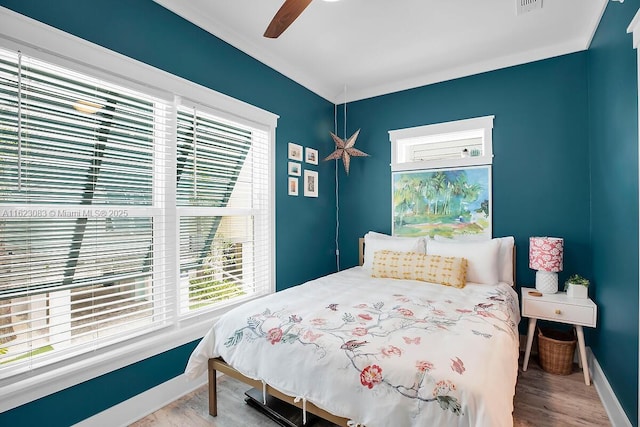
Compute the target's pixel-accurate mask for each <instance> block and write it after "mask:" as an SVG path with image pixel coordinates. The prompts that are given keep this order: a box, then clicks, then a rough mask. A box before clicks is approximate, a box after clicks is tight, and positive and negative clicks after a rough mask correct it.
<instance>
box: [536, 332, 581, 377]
mask: <svg viewBox="0 0 640 427" xmlns="http://www.w3.org/2000/svg"><path fill="white" fill-rule="evenodd" d="M576 341H577V340H576V334H575V331H574V329H573V328H572V329H571V330H570V331H566V332H563V331H557V330H553V329H538V355H539V357H540V365H541V366H542V369H544V370H545V371H547V372H549V373H551V374H557V375H569V374H571V372H572V371H573V354H574V353H575V351H576Z"/></svg>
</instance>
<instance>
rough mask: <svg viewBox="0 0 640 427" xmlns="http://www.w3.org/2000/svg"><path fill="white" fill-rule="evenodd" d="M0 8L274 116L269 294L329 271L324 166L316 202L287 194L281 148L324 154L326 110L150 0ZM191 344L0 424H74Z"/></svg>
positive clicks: (2, 1) (179, 361)
mask: <svg viewBox="0 0 640 427" xmlns="http://www.w3.org/2000/svg"><path fill="white" fill-rule="evenodd" d="M0 6H4V7H7V8H9V9H12V10H14V11H16V12H18V13H21V14H23V15H26V16H29V17H31V18H33V19H36V20H38V21H41V22H44V23H46V24H48V25H51V26H53V27H56V28H59V29H61V30H63V31H65V32H68V33H71V34H74V35H76V36H78V37H81V38H83V39H86V40H89V41H91V42H93V43H96V44H98V45H101V46H104V47H106V48H109V49H111V50H114V51H116V52H119V53H121V54H124V55H126V56H129V57H131V58H134V59H137V60H139V61H142V62H145V63H147V64H150V65H153V66H154V67H157V68H160V69H162V70H165V71H168V72H170V73H172V74H175V75H178V76H180V77H183V78H185V79H188V80H191V81H194V82H196V83H198V84H201V85H203V86H207V87H209V88H211V89H214V90H216V91H218V92H222V93H224V94H226V95H229V96H232V97H234V98H237V99H240V100H242V101H244V102H247V103H250V104H253V105H255V106H257V107H260V108H263V109H265V110H268V111H271V112H273V113H275V114H277V115H279V116H280V119H279V120H278V128H277V129H276V166H275V167H276V177H275V178H276V254H277V257H276V281H277V288H278V290H281V289H284V288H288V287H290V286H293V285H296V284H299V283H302V282H304V281H306V280H309V279H312V278H316V277H319V276H322V275H325V274H327V273H330V272H333V271H335V268H336V267H335V255H334V253H335V243H334V241H335V214H334V213H333V212H334V206H335V193H334V189H333V188H334V165H333V163H332V162H327V163H324V162H321V163H320V164H319V165H318V166H313V167H311V168H312V169H314V170H318V171H319V179H320V181H319V186H318V188H319V196H320V197H318V198H317V199H316V198H308V197H303V196H302V195H300V196H298V197H291V196H288V195H287V143H288V142H296V143H298V144H301V145H304V146H309V147H314V148H316V149H318V150H319V152H320V155H321V156H322V155H327V154H328V153H329V152H331V151H332V148H333V142H332V141H331V138H330V136H329V131H331V130H333V127H334V123H333V117H334V112H333V104H332V103H330V102H328V101H326V100H325V99H323V98H321V97H319V96H317V95H315V94H314V93H313V92H311V91H309V90H308V89H305V88H303V87H302V86H300V85H298V84H297V83H295V82H293V81H292V80H290V79H288V78H286V77H284V76H282V75H281V74H279V73H277V72H276V71H274V70H273V69H271V68H269V67H267V66H265V65H264V64H261V63H260V62H258V61H256V60H254V59H253V58H251V57H249V56H247V55H245V54H243V53H242V52H240V51H238V50H237V49H235V48H233V47H232V46H230V45H228V44H227V43H225V42H223V41H221V40H219V39H217V38H216V37H213V36H212V35H210V34H209V33H207V32H205V31H204V30H201V29H200V28H198V27H196V26H194V25H192V24H190V23H189V22H187V21H185V20H183V19H182V18H180V17H178V16H177V15H175V14H173V13H171V12H169V11H168V10H166V9H164V8H162V7H161V6H159V5H157V4H156V3H154V2H152V1H151V0H91V1H76V0H56V1H42V0H0ZM319 212H320V213H326V214H319ZM301 248H304V250H300V249H301ZM194 345H195V343H191V344H188V345H186V346H182V347H179V348H176V349H174V350H171V351H169V352H167V353H164V354H162V355H158V356H156V357H152V358H150V359H147V360H144V361H142V362H140V363H137V364H135V365H132V366H128V367H126V368H123V369H120V370H118V371H115V372H112V373H110V374H107V375H104V376H102V377H99V378H96V379H93V380H90V381H88V382H86V383H83V384H80V385H78V386H75V387H72V388H70V389H67V390H63V391H61V392H59V393H56V394H54V395H51V396H47V397H45V398H43V399H40V400H37V401H35V402H32V403H29V404H27V405H23V406H21V407H19V408H15V409H13V410H10V411H7V412H4V413H2V414H0V426H21V425H47V426H56V425H60V426H64V425H69V424H73V423H75V422H78V421H81V420H83V419H85V418H87V417H89V416H91V415H94V414H96V413H98V412H100V411H102V410H104V409H107V408H109V407H111V406H113V405H114V404H117V403H119V402H121V401H124V400H126V399H128V398H130V397H131V396H134V395H136V394H138V393H140V392H142V391H144V390H146V389H149V388H151V387H153V386H156V385H158V384H160V383H162V382H164V381H167V380H169V379H171V378H173V377H175V376H176V375H178V374H180V373H181V372H182V371H183V370H184V366H185V364H186V361H187V359H188V356H189V354H190V351H191V349H192V348H193V347H194ZM69 402H73V403H72V404H69Z"/></svg>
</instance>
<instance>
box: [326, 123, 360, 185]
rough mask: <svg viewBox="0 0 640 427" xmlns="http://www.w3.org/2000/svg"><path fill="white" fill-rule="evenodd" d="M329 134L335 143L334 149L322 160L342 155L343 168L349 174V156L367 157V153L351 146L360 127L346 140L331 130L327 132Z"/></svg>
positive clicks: (337, 157)
mask: <svg viewBox="0 0 640 427" xmlns="http://www.w3.org/2000/svg"><path fill="white" fill-rule="evenodd" d="M329 133H330V134H331V138H333V141H334V142H335V143H336V151H334V152H333V153H331V154H329V155H328V156H327V157H326V158H325V159H324V160H325V161H327V160H335V159H339V158H341V157H342V163H344V170H345V171H346V172H347V175H349V164H350V163H351V157H352V156H353V157H368V156H369V155H368V154H367V153H365V152H362V151H360V150H358V149H357V148H353V146H354V145H355V143H356V138H358V134H360V129H358V130H357V131H355V133H354V134H353V135H351V137H349V139H347V140H346V141H345V140H344V139H342V138H340V137H339V136H337V135H336V134H334V133H333V132H329Z"/></svg>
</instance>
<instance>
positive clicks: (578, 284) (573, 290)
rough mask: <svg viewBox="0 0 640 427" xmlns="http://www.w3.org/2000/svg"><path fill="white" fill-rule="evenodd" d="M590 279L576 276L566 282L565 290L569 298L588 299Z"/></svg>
mask: <svg viewBox="0 0 640 427" xmlns="http://www.w3.org/2000/svg"><path fill="white" fill-rule="evenodd" d="M589 283H590V282H589V279H585V278H584V277H582V276H580V275H579V274H574V275H573V276H571V277H569V278H568V279H567V281H566V282H564V290H565V291H567V296H568V297H569V298H588V297H589V295H588V291H587V290H588V288H589Z"/></svg>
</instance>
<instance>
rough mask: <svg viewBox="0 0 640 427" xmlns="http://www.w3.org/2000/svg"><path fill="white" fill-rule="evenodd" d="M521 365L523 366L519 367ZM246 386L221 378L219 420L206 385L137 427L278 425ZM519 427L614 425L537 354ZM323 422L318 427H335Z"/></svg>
mask: <svg viewBox="0 0 640 427" xmlns="http://www.w3.org/2000/svg"><path fill="white" fill-rule="evenodd" d="M520 366H522V364H521V365H520ZM247 389H248V386H247V385H246V384H243V383H241V382H239V381H236V380H234V379H233V378H229V377H227V376H222V377H220V378H219V379H218V416H217V417H212V416H210V415H209V413H208V406H207V405H208V395H207V388H206V387H201V388H199V389H198V390H196V391H194V392H193V393H190V394H188V395H186V396H184V397H182V398H181V399H179V400H176V401H175V402H173V403H171V404H169V405H167V406H165V407H164V408H162V409H160V410H158V411H156V412H154V413H153V414H150V415H149V416H147V417H145V418H142V419H141V420H139V421H137V422H136V423H134V424H132V427H147V426H167V427H169V426H176V427H177V426H190V427H192V426H193V427H196V426H215V427H245V426H254V427H273V426H277V425H278V424H276V423H275V422H273V421H271V420H270V419H269V418H267V417H266V416H264V415H262V414H261V413H259V412H258V411H256V410H255V409H253V408H251V407H250V406H249V405H247V404H245V403H244V392H245V391H246V390H247ZM514 406H515V410H514V412H513V425H514V426H515V427H534V426H535V427H559V426H562V427H568V426H594V427H595V426H598V427H603V426H610V425H611V423H610V422H609V419H608V418H607V414H606V412H605V410H604V407H603V406H602V403H601V402H600V398H599V397H598V393H597V392H596V389H595V387H594V386H593V384H592V385H591V386H586V385H585V384H584V378H583V376H582V370H581V369H579V368H578V366H577V365H574V368H573V373H572V374H571V375H567V376H562V375H552V374H549V373H547V372H545V371H543V370H542V369H541V368H540V367H539V365H538V363H537V361H536V360H535V359H534V357H533V356H532V358H531V361H530V363H529V369H528V370H527V372H522V369H520V372H519V375H518V384H517V385H516V396H515V399H514ZM330 426H333V424H331V423H328V422H325V421H319V422H317V423H314V424H313V427H330Z"/></svg>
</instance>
